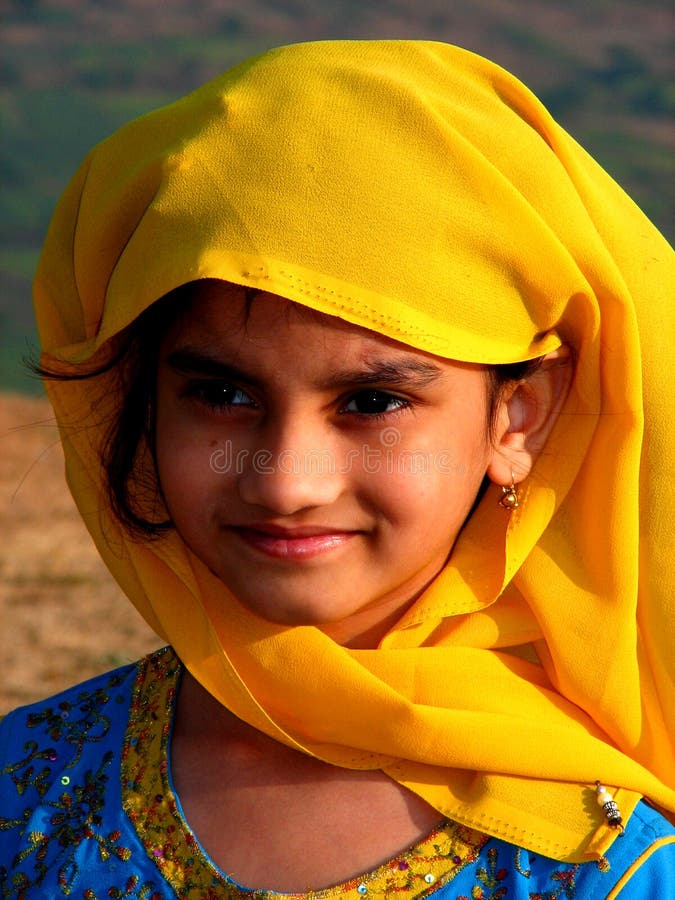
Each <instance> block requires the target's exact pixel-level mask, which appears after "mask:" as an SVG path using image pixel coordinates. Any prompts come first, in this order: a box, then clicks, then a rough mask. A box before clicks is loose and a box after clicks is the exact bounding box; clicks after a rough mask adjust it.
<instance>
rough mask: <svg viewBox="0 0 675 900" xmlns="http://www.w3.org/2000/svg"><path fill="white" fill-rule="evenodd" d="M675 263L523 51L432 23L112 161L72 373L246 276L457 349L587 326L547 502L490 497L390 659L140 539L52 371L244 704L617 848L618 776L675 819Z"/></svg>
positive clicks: (440, 784)
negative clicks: (601, 799) (411, 36)
mask: <svg viewBox="0 0 675 900" xmlns="http://www.w3.org/2000/svg"><path fill="white" fill-rule="evenodd" d="M672 274H673V265H672V253H671V250H670V248H669V247H668V245H667V244H666V243H665V241H664V240H663V239H662V238H661V237H660V236H659V234H658V233H657V232H656V231H655V230H654V228H653V227H652V226H651V225H650V224H649V222H648V221H647V220H646V219H645V218H644V216H643V215H642V214H641V213H640V211H639V210H638V209H637V208H636V207H635V206H634V205H633V204H632V203H631V201H630V200H629V199H628V198H627V197H626V196H625V194H624V193H623V192H622V191H621V190H620V188H619V187H617V185H616V184H615V183H614V182H613V181H612V180H611V179H610V178H609V177H608V176H607V175H606V174H605V173H604V172H603V171H602V170H601V169H600V168H599V167H598V166H597V165H596V164H595V163H594V162H593V161H592V160H591V159H590V158H589V157H588V156H587V155H586V153H584V151H583V150H582V149H581V148H580V147H579V146H578V145H577V144H576V143H575V142H574V141H573V140H572V139H571V138H570V137H569V135H567V134H566V133H565V132H564V131H563V130H562V129H561V128H560V127H559V126H558V125H556V123H555V122H554V121H552V119H551V118H550V116H549V115H548V113H547V112H546V110H545V109H544V108H543V107H542V106H541V105H540V103H539V102H538V101H537V99H536V98H535V97H534V96H533V95H532V94H531V93H530V92H529V91H528V90H527V89H526V88H524V87H523V85H521V84H520V83H519V82H518V81H517V80H516V79H515V78H513V77H512V76H510V75H509V74H508V73H506V72H504V71H503V70H502V69H500V68H499V67H497V66H495V65H493V64H491V63H489V62H487V61H486V60H484V59H481V58H480V57H478V56H475V55H473V54H471V53H467V52H465V51H463V50H460V49H457V48H455V47H450V46H446V45H443V44H439V43H433V42H408V41H373V42H336V43H330V42H327V43H315V44H304V45H297V46H292V47H284V48H281V49H278V50H273V51H270V52H268V53H265V54H263V55H262V56H260V57H257V58H255V59H252V60H250V61H248V62H246V63H244V64H242V65H240V66H238V67H237V68H235V69H233V70H231V71H229V72H227V73H226V74H225V75H223V76H222V77H220V78H218V79H216V80H215V81H213V82H211V83H210V84H207V85H206V86H205V87H203V88H201V89H200V90H198V91H196V92H195V93H193V94H190V95H189V96H188V97H186V98H185V99H183V100H181V101H179V102H177V103H175V104H173V105H171V106H168V107H166V108H164V109H160V110H159V111H157V112H155V113H153V114H151V115H148V116H145V117H143V118H141V119H139V120H137V121H135V122H132V123H131V124H130V125H128V126H126V127H125V128H123V129H122V130H121V131H119V132H118V133H117V134H115V135H113V136H112V137H111V138H110V139H108V140H107V141H105V142H103V143H102V144H101V145H99V146H98V147H96V148H95V149H94V150H93V151H92V153H91V154H90V155H89V156H88V157H87V159H86V160H85V162H84V163H83V165H82V167H81V169H80V171H79V173H78V174H77V175H76V177H75V178H74V180H73V182H72V183H71V185H70V187H69V188H68V189H67V191H66V193H65V195H64V197H63V199H62V200H61V203H60V205H59V206H58V208H57V210H56V213H55V215H54V219H53V222H52V225H51V229H50V232H49V235H48V238H47V242H46V245H45V249H44V252H43V256H42V259H41V262H40V265H39V269H38V273H37V279H36V284H35V302H36V308H37V317H38V323H39V328H40V333H41V339H42V345H43V351H44V357H43V361H44V362H45V364H46V365H48V366H55V365H60V364H61V362H60V361H67V362H68V363H72V362H75V363H81V362H85V361H87V360H90V359H91V358H92V357H93V355H94V354H95V353H96V352H97V351H98V350H99V349H100V348H102V347H103V345H105V344H106V342H107V341H109V339H110V338H111V337H113V336H114V335H116V334H118V333H119V332H120V330H121V329H124V328H125V326H127V325H128V324H129V323H130V322H132V321H133V320H134V319H135V318H136V317H137V316H138V315H139V314H140V313H141V312H142V311H143V310H144V309H145V308H146V307H148V306H149V305H150V304H152V303H153V302H154V301H156V300H157V299H158V298H159V297H161V296H162V295H164V294H166V293H167V292H169V291H171V290H172V289H174V288H176V287H177V286H179V285H182V284H185V283H187V282H190V281H193V280H195V279H201V278H217V279H224V280H226V281H228V282H234V283H236V284H240V285H247V286H251V287H255V288H262V289H264V290H266V291H269V292H272V293H276V294H279V295H281V296H282V297H285V298H288V299H289V300H292V301H295V302H296V303H300V304H304V305H306V306H308V307H311V308H313V309H315V310H319V311H321V312H323V313H328V314H331V315H335V316H339V317H341V318H342V319H345V320H346V321H348V322H351V323H355V324H357V325H361V326H365V327H366V328H369V329H372V330H374V331H377V332H379V333H380V334H383V335H386V336H388V337H390V338H393V339H395V340H397V341H401V342H403V343H405V344H407V345H410V346H413V347H416V348H420V349H422V350H426V351H429V352H431V353H434V354H437V355H440V356H442V357H447V358H451V359H456V360H464V361H471V362H480V363H509V362H514V361H518V360H525V359H529V358H532V357H535V356H538V355H541V354H544V353H546V352H547V351H549V350H551V349H553V348H555V347H557V346H559V344H560V343H561V342H562V341H564V342H566V343H567V344H569V345H570V346H571V347H572V348H573V351H574V354H575V357H576V373H575V378H574V384H573V387H572V390H571V393H570V396H569V398H568V400H567V403H566V406H565V408H564V410H563V413H562V415H561V417H560V419H559V421H558V423H557V425H556V427H555V429H554V432H553V434H552V436H551V438H550V440H549V443H548V445H547V447H546V449H545V452H544V453H543V454H542V456H541V457H540V459H539V461H538V462H537V464H536V466H535V469H534V471H533V473H532V476H531V477H530V479H528V482H527V484H526V486H525V490H524V494H523V499H522V503H521V506H520V508H519V509H518V510H516V511H515V512H514V513H513V514H512V516H511V517H510V519H509V517H508V516H507V515H506V514H505V513H504V511H503V510H501V509H498V508H497V506H496V503H495V497H494V495H492V494H490V493H488V495H487V496H486V497H484V498H483V500H482V501H481V503H480V505H479V506H478V508H477V510H476V511H475V512H474V514H473V515H472V517H471V519H470V521H469V522H468V523H467V525H466V527H465V528H464V530H463V531H462V533H461V536H460V537H459V539H458V541H457V543H456V546H455V548H454V550H453V552H452V556H451V558H450V560H449V562H448V564H447V566H446V567H445V569H444V570H443V571H442V572H441V573H440V575H439V576H438V577H437V579H436V580H435V581H434V582H433V583H432V585H431V586H430V587H429V588H428V590H427V591H426V592H425V593H424V595H423V596H422V597H421V598H420V599H419V600H418V601H417V603H416V604H415V605H414V606H413V607H412V608H411V609H410V610H409V612H408V613H407V614H406V615H405V616H404V617H403V619H402V620H401V621H400V622H398V623H397V625H396V626H395V627H394V628H393V629H392V630H391V632H390V633H389V634H388V635H387V636H386V637H385V638H384V640H383V642H382V644H381V646H380V647H379V648H378V649H377V650H348V649H345V648H343V647H340V646H338V645H336V644H335V643H333V642H332V641H331V640H330V639H329V638H328V637H326V636H325V635H324V634H323V633H322V632H321V631H319V630H317V629H315V628H311V627H302V628H291V629H289V628H283V627H281V626H277V625H272V624H268V623H265V622H263V621H261V620H260V619H258V618H257V617H255V616H254V615H253V614H250V613H248V612H247V611H246V610H245V609H243V608H242V607H241V606H240V604H239V603H238V602H237V600H236V599H235V598H234V597H232V596H230V595H229V594H228V593H227V591H226V590H225V588H224V586H223V584H222V583H221V582H219V581H218V580H217V579H216V578H215V576H213V575H212V574H211V573H210V572H209V571H207V570H206V568H205V567H204V565H203V564H201V563H200V561H199V560H197V559H196V558H195V557H194V556H193V555H192V554H191V553H190V552H189V550H188V549H187V548H186V547H185V545H184V544H183V542H182V541H181V538H180V536H179V535H178V534H177V533H175V532H172V533H170V534H169V536H167V537H166V538H163V539H161V540H158V541H151V542H139V541H134V540H131V539H129V538H128V537H127V536H126V535H125V533H124V532H123V530H122V529H121V528H120V527H119V525H118V524H117V523H116V522H115V520H114V518H113V517H112V515H111V513H110V511H109V509H108V508H107V505H106V501H105V500H104V499H103V498H104V496H105V493H104V491H103V489H102V479H103V474H102V471H101V463H100V459H99V451H100V444H101V438H102V434H103V431H104V428H105V424H106V415H107V413H108V412H110V410H109V409H107V408H106V406H105V402H104V399H103V395H105V390H103V391H102V392H101V398H100V399H99V401H98V403H99V404H100V406H96V407H94V408H92V401H91V397H92V385H91V383H90V382H87V381H84V382H51V383H50V384H49V385H48V390H49V393H50V395H51V399H52V402H53V404H54V407H55V410H56V414H57V417H58V419H59V422H60V425H61V429H62V435H63V442H64V446H65V452H66V460H67V473H68V478H69V483H70V486H71V489H72V492H73V494H74V496H75V499H76V501H77V503H78V505H79V508H80V510H81V512H82V514H83V516H84V518H85V520H86V522H87V524H88V526H89V528H90V530H91V532H92V534H93V536H94V539H95V541H96V543H97V545H98V548H99V550H100V552H101V554H102V556H103V558H104V559H105V560H106V562H107V564H108V566H109V567H110V569H111V571H112V572H113V574H114V575H115V577H116V578H117V580H118V581H119V583H120V584H121V585H122V587H123V588H124V590H125V591H126V593H127V594H128V595H129V597H130V598H131V600H132V601H133V603H134V604H135V605H136V606H137V608H138V609H139V610H140V612H141V613H142V615H143V616H144V617H145V618H146V619H147V621H148V622H149V623H150V624H151V625H152V626H153V627H154V628H156V629H157V630H158V631H159V632H160V633H161V634H162V635H163V636H164V637H165V638H166V639H168V640H169V641H170V642H171V643H172V644H173V645H174V646H175V648H176V650H177V652H178V653H179V655H180V656H181V658H182V659H183V661H184V662H185V664H186V665H187V666H188V668H189V669H190V671H191V672H192V673H193V674H194V675H195V676H196V678H197V679H198V680H199V681H200V682H201V683H202V684H203V685H204V686H205V687H206V688H207V689H208V690H209V691H210V692H211V693H212V694H213V695H214V696H215V697H216V698H217V699H218V700H219V701H220V702H222V703H223V704H224V705H225V706H227V707H228V708H229V709H231V710H232V711H233V712H234V713H236V715H237V716H239V717H241V718H242V719H244V720H246V721H247V722H249V723H251V724H252V725H254V726H255V727H256V728H259V729H261V730H262V731H264V732H266V733H267V734H269V735H271V736H272V737H274V738H276V739H278V740H280V741H284V742H285V743H287V744H289V745H290V746H292V747H296V748H299V749H302V750H303V751H305V752H307V753H311V754H314V755H315V756H317V757H319V758H321V759H323V760H327V761H329V762H331V763H334V764H336V765H340V766H347V767H354V768H376V767H379V768H381V769H383V770H384V771H385V772H387V773H388V774H389V775H391V777H392V778H394V779H396V780H397V781H399V782H400V783H401V784H404V785H406V786H408V787H409V788H411V789H412V790H413V791H415V792H417V793H418V794H419V795H420V796H422V797H423V798H424V799H425V800H427V801H428V802H429V803H431V804H432V805H433V806H434V807H436V808H437V809H438V810H439V811H441V812H442V813H443V814H445V815H447V816H449V817H451V818H454V819H456V820H459V821H460V822H463V823H465V824H467V825H470V826H473V827H476V828H479V829H481V830H483V831H485V832H488V833H490V834H494V835H498V836H501V837H503V838H505V839H507V840H509V841H512V842H514V843H516V844H520V845H524V846H526V847H528V848H530V849H533V850H534V851H536V852H540V853H544V854H546V855H548V856H553V857H556V858H559V859H569V860H581V859H584V858H589V857H592V856H597V855H599V854H601V853H602V852H604V850H606V848H607V847H608V846H609V844H610V843H611V840H612V839H613V835H614V833H615V832H613V831H612V830H611V829H610V828H609V827H606V826H605V825H603V822H604V818H603V815H602V811H601V810H599V809H598V808H597V806H595V804H593V803H590V804H589V802H588V801H589V799H590V790H591V788H592V786H593V783H594V782H595V780H596V779H600V780H602V781H603V782H605V783H607V784H609V785H611V786H612V787H615V788H618V791H617V794H616V799H617V801H618V803H619V806H620V807H621V808H622V812H623V813H624V815H628V814H629V813H630V811H631V810H632V808H633V807H634V806H635V803H636V802H637V799H638V797H639V796H640V795H647V796H648V797H650V798H652V799H653V800H654V801H655V802H656V803H657V804H660V805H661V806H662V807H664V808H669V809H671V810H675V792H674V791H673V784H674V782H675V777H674V774H673V755H672V749H671V744H670V740H669V735H672V734H673V733H675V727H673V723H672V722H671V723H670V727H669V725H668V723H667V722H666V715H667V714H668V713H669V711H670V712H672V709H673V704H672V696H671V694H670V691H671V690H672V680H673V679H672V674H673V673H672V646H670V648H669V643H670V631H669V623H670V622H672V607H670V608H669V606H670V604H672V598H673V596H674V593H675V592H674V591H673V587H672V563H670V564H668V563H667V562H666V560H667V558H668V555H669V553H668V551H672V549H673V517H672V510H673V509H675V503H674V502H673V496H672V487H671V483H672V479H671V476H670V472H669V461H668V459H667V455H666V454H667V452H668V451H669V450H670V449H671V448H672V446H673V434H672V431H673V425H672V413H673V410H674V409H675V403H674V402H673V397H672V396H670V397H669V396H667V394H668V391H670V392H672V389H673V381H672V379H671V378H669V377H668V375H667V373H668V371H669V369H670V365H671V364H672V361H671V359H670V354H671V353H672V347H673V345H674V344H673V341H672V340H671V341H668V340H667V332H668V331H669V329H670V330H672V321H671V317H670V309H671V301H672V285H673V278H672ZM108 346H109V345H108ZM102 352H105V347H103V351H102ZM101 377H102V378H104V376H101ZM114 399H115V398H114V397H112V398H110V397H108V398H107V403H108V404H111V403H113V402H114ZM101 409H105V412H106V415H103V414H102V413H101ZM85 419H86V424H87V425H88V426H89V427H82V425H83V423H84V422H85ZM101 504H103V509H101ZM507 521H508V525H507V524H506V523H507ZM670 555H671V559H672V552H671V554H670Z"/></svg>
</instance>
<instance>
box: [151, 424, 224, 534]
mask: <svg viewBox="0 0 675 900" xmlns="http://www.w3.org/2000/svg"><path fill="white" fill-rule="evenodd" d="M161 424H162V423H161V420H159V418H158V430H157V439H156V459H157V475H158V478H159V484H160V488H161V491H162V495H163V497H164V500H165V502H166V505H167V508H168V510H169V514H170V516H171V518H172V520H173V521H174V523H175V524H176V526H177V527H178V529H179V531H180V530H182V529H183V528H184V527H185V524H188V525H189V523H190V522H192V521H196V520H200V519H201V520H202V521H203V518H204V515H205V514H207V510H208V498H209V497H210V496H211V495H212V494H213V492H214V483H216V482H217V480H218V476H217V473H216V472H214V471H213V469H212V466H211V464H210V458H209V457H210V454H209V445H208V443H206V444H205V443H203V442H201V443H199V442H197V441H195V440H192V439H190V438H189V436H186V435H185V434H184V433H183V432H181V431H180V430H178V429H174V428H171V427H170V423H169V424H168V425H165V427H160V425H161Z"/></svg>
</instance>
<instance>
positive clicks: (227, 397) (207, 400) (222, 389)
mask: <svg viewBox="0 0 675 900" xmlns="http://www.w3.org/2000/svg"><path fill="white" fill-rule="evenodd" d="M186 394H187V396H188V397H195V398H196V399H197V400H198V401H199V402H200V403H203V404H204V405H205V406H208V407H210V408H211V409H228V408H229V407H232V406H255V405H256V404H255V402H254V401H253V400H252V398H251V397H249V395H248V394H247V393H246V392H245V391H242V389H241V388H239V387H237V386H236V385H234V384H230V383H229V382H226V381H201V382H198V383H196V384H192V385H190V386H189V387H188V389H187V391H186Z"/></svg>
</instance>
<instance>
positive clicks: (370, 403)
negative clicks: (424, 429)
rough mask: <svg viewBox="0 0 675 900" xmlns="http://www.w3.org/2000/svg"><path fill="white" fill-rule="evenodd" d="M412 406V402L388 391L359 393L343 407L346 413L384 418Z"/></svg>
mask: <svg viewBox="0 0 675 900" xmlns="http://www.w3.org/2000/svg"><path fill="white" fill-rule="evenodd" d="M409 406H410V401H409V400H405V399H404V398H403V397H396V396H395V395H394V394H388V393H387V392H386V391H359V393H358V394H354V395H353V396H352V397H351V398H350V399H349V401H348V402H347V403H345V405H344V406H343V407H342V409H343V411H344V412H350V413H356V414H357V415H360V416H383V415H386V414H387V413H392V412H397V411H398V410H400V409H405V408H407V407H409Z"/></svg>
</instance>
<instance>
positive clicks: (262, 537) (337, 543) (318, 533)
mask: <svg viewBox="0 0 675 900" xmlns="http://www.w3.org/2000/svg"><path fill="white" fill-rule="evenodd" d="M230 530H231V531H232V532H233V533H234V534H236V535H237V536H238V537H239V538H240V539H241V540H242V541H244V543H246V544H247V545H248V546H249V547H252V548H253V549H255V550H258V551H259V552H261V553H264V554H265V555H266V556H271V557H273V558H275V559H287V560H304V559H313V558H315V557H317V556H321V555H323V554H326V553H330V552H332V551H334V550H337V549H339V548H340V547H344V546H345V544H347V543H349V541H350V540H351V539H352V538H353V537H354V536H355V534H357V532H355V531H341V530H339V529H335V528H332V527H329V526H321V525H316V526H299V527H297V528H284V527H282V526H278V525H272V524H268V523H264V524H263V523H261V524H255V525H248V526H236V527H232V528H230Z"/></svg>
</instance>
